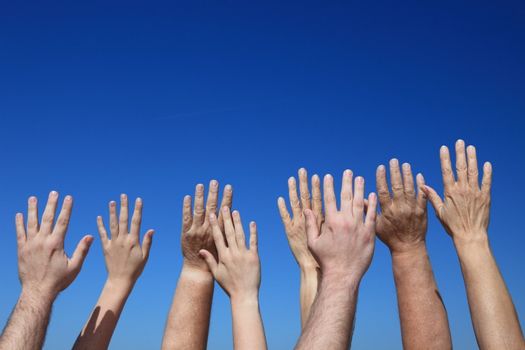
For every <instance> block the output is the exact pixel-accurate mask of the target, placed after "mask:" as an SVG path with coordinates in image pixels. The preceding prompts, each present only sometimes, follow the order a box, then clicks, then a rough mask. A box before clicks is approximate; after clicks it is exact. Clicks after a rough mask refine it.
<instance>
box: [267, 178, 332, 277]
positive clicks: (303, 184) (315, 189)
mask: <svg viewBox="0 0 525 350" xmlns="http://www.w3.org/2000/svg"><path fill="white" fill-rule="evenodd" d="M298 174H299V192H300V199H299V197H298V196H297V185H296V181H295V178H293V177H291V178H289V179H288V194H289V197H290V206H291V208H292V214H293V218H292V217H290V213H289V212H288V210H287V209H286V203H285V200H284V198H283V197H279V199H278V201H277V204H278V207H279V213H280V214H281V219H282V221H283V225H284V229H285V232H286V236H287V238H288V243H289V244H290V248H291V250H292V253H293V255H294V257H295V260H296V261H297V264H298V265H299V266H300V267H301V268H309V267H314V268H317V267H318V266H319V265H318V264H317V261H315V259H314V257H313V256H312V253H311V252H310V250H309V249H308V243H307V238H306V219H305V216H304V213H303V211H304V210H305V209H311V210H312V211H313V213H314V215H315V219H316V223H317V227H318V228H319V229H320V228H321V225H322V223H323V221H324V218H323V203H322V198H321V181H320V180H319V176H317V175H314V176H312V196H310V191H309V189H308V175H307V172H306V169H304V168H301V169H299V172H298Z"/></svg>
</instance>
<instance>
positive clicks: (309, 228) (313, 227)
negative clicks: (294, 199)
mask: <svg viewBox="0 0 525 350" xmlns="http://www.w3.org/2000/svg"><path fill="white" fill-rule="evenodd" d="M304 215H305V218H306V237H307V239H308V245H311V244H312V243H313V242H314V241H315V240H316V239H317V237H319V229H318V228H317V221H316V220H315V215H314V213H313V212H312V211H311V210H310V209H305V210H304Z"/></svg>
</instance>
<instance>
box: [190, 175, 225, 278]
mask: <svg viewBox="0 0 525 350" xmlns="http://www.w3.org/2000/svg"><path fill="white" fill-rule="evenodd" d="M218 196H219V183H218V182H217V181H215V180H212V181H210V188H209V192H208V197H207V199H206V207H204V186H203V185H201V184H199V185H197V187H196V188H195V208H194V209H193V214H192V210H191V196H186V197H184V203H183V209H182V210H183V212H182V217H183V219H182V220H183V221H182V235H181V245H182V254H183V256H184V264H185V265H187V266H188V267H193V268H196V269H198V270H203V271H208V272H209V270H208V266H207V265H206V263H205V262H204V261H203V260H202V259H201V257H200V256H199V251H200V250H202V249H205V250H208V251H209V252H211V253H212V254H213V255H214V256H215V257H217V250H216V248H215V244H214V242H213V234H212V228H211V226H210V222H209V214H210V213H216V212H217V209H220V208H222V207H227V208H230V207H231V203H232V196H233V192H232V188H231V186H230V185H226V187H225V188H224V193H223V197H222V203H221V205H220V207H217V200H218ZM218 224H219V226H220V227H221V228H222V227H223V222H222V214H220V213H219V219H218Z"/></svg>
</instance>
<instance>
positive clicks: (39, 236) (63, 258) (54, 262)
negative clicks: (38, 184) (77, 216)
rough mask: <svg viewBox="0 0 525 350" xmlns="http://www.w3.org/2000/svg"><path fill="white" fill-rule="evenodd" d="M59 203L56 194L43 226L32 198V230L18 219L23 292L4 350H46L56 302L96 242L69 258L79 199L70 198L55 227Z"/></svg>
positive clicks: (1, 340) (86, 241)
mask: <svg viewBox="0 0 525 350" xmlns="http://www.w3.org/2000/svg"><path fill="white" fill-rule="evenodd" d="M57 203H58V193H57V192H55V191H52V192H51V193H50V194H49V199H48V202H47V205H46V208H45V210H44V214H43V217H42V223H41V224H40V225H39V222H38V206H37V199H36V197H31V198H29V201H28V219H27V229H26V228H25V227H24V217H23V215H22V214H21V213H18V214H16V235H17V246H18V273H19V277H20V282H21V283H22V292H21V294H20V298H19V299H18V302H17V304H16V306H15V309H14V310H13V313H12V314H11V317H10V319H9V321H8V323H7V325H6V327H5V329H4V331H3V333H2V335H1V336H0V349H2V350H3V349H9V350H12V349H38V348H41V347H42V345H43V342H44V338H45V334H46V330H47V325H48V322H49V317H50V314H51V307H52V305H53V302H54V300H55V299H56V297H57V296H58V294H59V293H60V292H61V291H62V290H64V289H65V288H67V287H68V286H69V285H70V284H71V283H72V282H73V280H75V278H76V277H77V275H78V273H79V272H80V269H81V267H82V264H83V263H84V260H85V258H86V255H87V253H88V250H89V247H90V245H91V243H92V242H93V237H92V236H90V235H87V236H84V238H82V239H81V240H80V242H79V243H78V245H77V248H76V249H75V252H74V253H73V255H72V256H71V258H68V257H67V255H66V252H65V251H64V239H65V235H66V232H67V229H68V225H69V220H70V217H71V210H72V208H73V198H72V197H71V196H66V197H65V199H64V203H63V204H62V209H61V211H60V214H59V216H58V219H57V221H56V223H55V221H54V220H55V212H56V208H57Z"/></svg>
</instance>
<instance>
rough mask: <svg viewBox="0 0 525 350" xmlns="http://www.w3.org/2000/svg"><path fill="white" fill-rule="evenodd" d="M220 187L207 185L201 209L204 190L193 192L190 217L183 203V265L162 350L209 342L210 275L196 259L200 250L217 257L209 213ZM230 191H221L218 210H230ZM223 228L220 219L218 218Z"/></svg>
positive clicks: (214, 183) (200, 187) (188, 207)
mask: <svg viewBox="0 0 525 350" xmlns="http://www.w3.org/2000/svg"><path fill="white" fill-rule="evenodd" d="M218 191H219V184H218V183H217V181H215V180H212V181H211V182H210V189H209V193H208V198H207V201H206V208H205V207H204V186H203V185H201V184H199V185H197V187H196V190H195V209H194V213H193V214H192V208H191V197H190V196H186V197H185V198H184V203H183V213H182V215H183V223H182V235H181V244H182V254H183V256H184V263H183V266H182V271H181V274H180V276H179V281H178V283H177V288H176V290H175V295H174V297H173V303H172V305H171V309H170V312H169V315H168V320H167V323H166V329H165V331H164V338H163V340H162V349H205V348H206V344H207V342H208V329H209V325H210V312H211V303H212V297H213V284H214V281H213V275H212V274H211V272H210V270H209V269H208V266H207V265H206V262H204V261H203V260H202V259H201V257H200V256H199V251H200V250H201V249H207V250H209V251H210V252H212V253H213V254H216V249H215V244H214V243H213V237H212V232H211V231H212V230H211V227H210V224H209V220H208V218H207V217H208V215H209V213H215V212H216V211H217V199H218ZM231 203H232V188H231V186H230V185H227V186H226V187H225V188H224V193H223V197H222V202H221V207H224V206H226V207H231ZM219 224H220V225H222V216H220V217H219Z"/></svg>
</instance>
